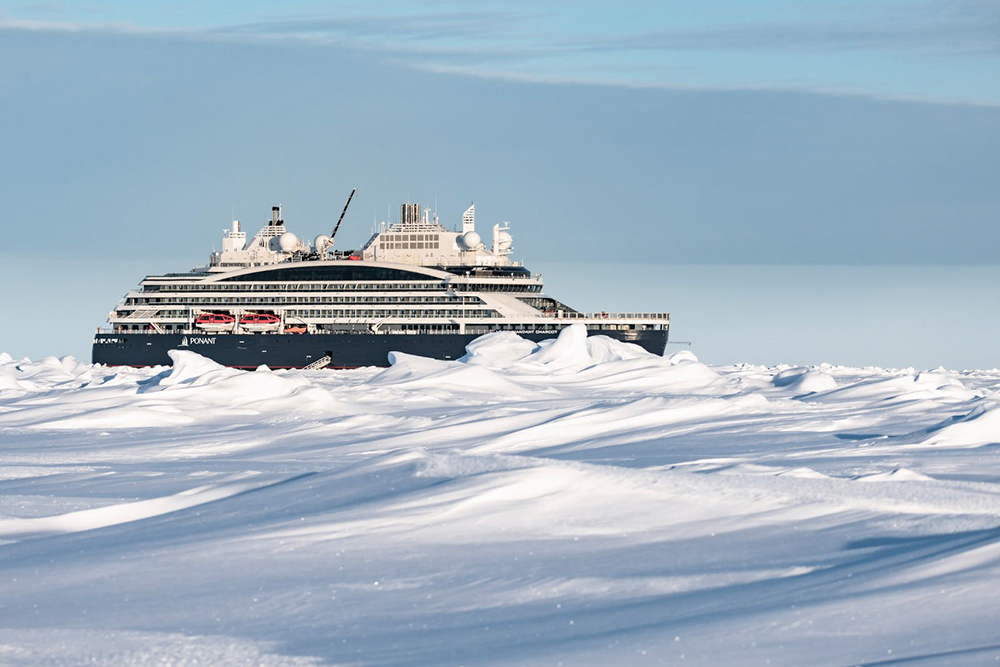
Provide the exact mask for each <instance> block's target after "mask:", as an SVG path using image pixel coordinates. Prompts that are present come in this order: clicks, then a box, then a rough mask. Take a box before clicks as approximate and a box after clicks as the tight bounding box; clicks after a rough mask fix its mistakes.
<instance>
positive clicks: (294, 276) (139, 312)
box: [109, 193, 669, 334]
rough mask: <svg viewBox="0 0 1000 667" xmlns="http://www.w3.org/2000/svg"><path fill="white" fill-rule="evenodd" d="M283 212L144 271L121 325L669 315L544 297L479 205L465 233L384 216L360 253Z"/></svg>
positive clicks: (623, 323) (371, 326)
mask: <svg viewBox="0 0 1000 667" xmlns="http://www.w3.org/2000/svg"><path fill="white" fill-rule="evenodd" d="M352 196H353V193H352ZM349 202H350V199H348V203H349ZM345 211H346V206H345ZM281 213H282V211H281V207H278V206H276V207H274V208H273V209H272V211H271V219H270V220H269V221H268V222H267V224H266V225H265V226H264V227H263V228H262V229H261V230H260V231H259V232H257V234H255V235H254V236H253V238H251V239H249V240H248V239H247V235H246V233H245V232H244V231H243V229H242V225H241V224H240V222H239V221H233V223H232V227H231V228H230V229H228V230H226V232H225V236H224V237H223V240H222V250H221V251H219V252H214V253H212V255H211V257H210V261H209V265H208V266H207V267H204V268H200V269H194V270H192V271H190V272H187V273H175V274H166V275H159V276H147V277H146V278H145V279H144V280H143V281H142V284H141V285H140V287H139V289H136V290H133V291H131V292H129V293H128V294H127V295H125V297H124V298H123V299H122V300H121V301H120V302H119V304H118V305H117V307H116V308H115V310H114V311H112V312H111V314H110V317H109V321H110V322H111V325H112V330H113V331H116V332H138V331H152V332H154V333H188V332H196V331H198V330H202V331H205V330H213V331H219V332H229V333H248V334H252V333H254V332H255V331H258V330H264V329H267V330H273V331H277V332H286V333H308V334H314V333H349V332H368V333H376V334H378V333H415V334H424V333H429V334H439V333H460V334H482V333H488V332H491V331H519V332H534V331H552V330H558V329H559V328H561V327H563V326H566V325H567V324H570V323H572V322H574V321H576V322H579V321H582V322H584V323H585V324H587V326H588V328H590V329H599V330H604V331H630V330H634V331H642V330H651V329H652V330H655V329H664V330H665V329H666V327H667V326H668V322H669V316H668V315H667V314H666V313H591V314H586V313H580V312H578V311H576V310H573V309H572V308H569V307H568V306H565V305H564V304H562V303H561V302H559V301H557V300H555V299H553V298H551V297H548V296H545V295H544V294H542V277H541V275H532V273H531V272H530V271H528V270H527V269H526V268H525V267H524V266H523V265H522V263H521V262H517V261H514V260H513V259H512V253H513V240H512V237H511V234H510V225H509V224H508V223H506V222H504V223H499V224H494V225H492V228H491V232H490V233H489V234H488V235H487V238H486V239H485V240H484V239H483V238H482V236H481V235H480V233H479V232H478V231H477V230H476V211H475V206H474V205H473V206H469V207H468V209H466V210H465V212H464V213H463V214H462V217H461V226H460V228H459V229H456V230H448V229H446V228H445V227H444V226H442V225H441V224H440V222H439V221H438V217H437V215H432V213H431V211H429V210H426V209H422V208H421V206H420V205H419V204H403V205H402V209H401V216H400V221H399V222H395V223H391V224H390V223H387V222H382V223H381V224H380V226H379V229H378V230H377V231H376V232H375V233H374V234H373V235H372V237H371V239H369V241H368V242H367V243H366V244H365V246H364V247H363V248H362V249H361V250H360V251H353V250H348V251H337V250H334V249H333V239H332V238H331V237H328V236H326V235H319V236H317V237H316V238H315V239H314V241H313V242H311V243H310V242H307V241H302V240H300V238H299V237H298V236H296V235H295V234H293V233H292V232H290V231H289V230H288V229H286V227H285V223H284V220H283V219H282V215H281ZM342 219H343V214H342V215H341V220H342ZM339 224H340V223H339V222H338V227H339ZM334 233H336V228H335V229H334ZM331 236H333V235H331ZM271 318H273V319H271Z"/></svg>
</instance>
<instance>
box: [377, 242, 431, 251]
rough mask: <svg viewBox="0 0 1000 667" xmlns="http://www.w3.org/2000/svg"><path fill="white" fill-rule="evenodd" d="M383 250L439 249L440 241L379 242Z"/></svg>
mask: <svg viewBox="0 0 1000 667" xmlns="http://www.w3.org/2000/svg"><path fill="white" fill-rule="evenodd" d="M379 246H380V247H381V248H382V249H383V250H440V249H441V244H440V243H433V242H429V241H426V242H425V241H410V242H408V243H380V244H379Z"/></svg>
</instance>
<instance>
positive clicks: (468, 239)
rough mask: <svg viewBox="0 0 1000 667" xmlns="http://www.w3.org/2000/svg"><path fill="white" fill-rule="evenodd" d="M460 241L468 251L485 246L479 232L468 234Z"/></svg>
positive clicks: (460, 237)
mask: <svg viewBox="0 0 1000 667" xmlns="http://www.w3.org/2000/svg"><path fill="white" fill-rule="evenodd" d="M458 239H459V241H460V242H461V244H462V247H463V248H465V249H466V250H475V249H477V248H479V247H480V246H481V245H483V240H482V239H481V238H479V232H466V233H465V234H462V235H461V236H459V237H458Z"/></svg>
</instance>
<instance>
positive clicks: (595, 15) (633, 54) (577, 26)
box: [0, 0, 1000, 106]
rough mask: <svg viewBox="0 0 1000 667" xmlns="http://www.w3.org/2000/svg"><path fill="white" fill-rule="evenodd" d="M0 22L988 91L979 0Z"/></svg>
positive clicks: (500, 68)
mask: <svg viewBox="0 0 1000 667" xmlns="http://www.w3.org/2000/svg"><path fill="white" fill-rule="evenodd" d="M2 12H3V15H2V23H0V25H4V26H7V27H9V28H16V29H24V30H31V29H37V30H64V31H71V30H89V31H95V32H118V33H128V34H144V35H161V36H171V37H174V38H188V39H197V40H204V41H216V42H229V43H235V42H242V43H258V44H260V43H286V44H287V43H299V44H303V45H311V46H314V47H320V48H321V47H324V46H337V47H341V48H345V49H351V50H356V51H358V52H362V53H365V54H367V55H369V56H372V57H377V58H380V59H384V60H387V61H394V62H398V63H402V64H405V65H406V66H408V67H412V68H414V69H421V70H425V71H437V72H453V73H465V74H469V75H475V76H483V77H495V78H511V79H518V80H527V81H546V82H566V81H572V82H585V83H592V84H604V85H624V86H651V87H662V88H666V89H672V88H673V89H690V88H696V89H722V90H729V89H751V90H760V89H763V90H803V91H816V92H825V93H828V94H842V95H866V96H872V97H878V98H890V99H911V100H926V101H937V102H943V103H965V104H985V105H991V106H995V105H998V104H1000V3H997V2H995V1H994V0H875V1H872V0H867V1H862V0H813V1H811V2H789V1H787V0H781V1H774V0H761V1H759V2H745V1H743V0H705V1H703V2H689V3H680V2H662V1H648V2H629V3H613V4H612V3H606V2H562V1H559V2H537V1H531V2H481V3H464V2H431V3H426V2H425V3H418V2H355V3H328V2H316V1H310V0H300V1H291V2H281V3H275V2H254V1H250V2H200V3H191V2H163V1H146V2H141V3H136V2H125V1H118V2H101V1H100V0H97V1H96V2H93V3H90V2H79V3H76V2H58V1H55V2H47V1H38V2H30V1H28V2H15V3H5V4H4V5H3V6H2Z"/></svg>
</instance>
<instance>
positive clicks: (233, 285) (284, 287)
mask: <svg viewBox="0 0 1000 667" xmlns="http://www.w3.org/2000/svg"><path fill="white" fill-rule="evenodd" d="M442 287H444V283H442V282H440V281H439V282H433V283H410V282H408V283H359V282H346V283H315V282H313V283H258V282H242V283H241V282H212V283H189V284H179V285H143V286H142V290H143V291H144V292H189V291H190V292H197V291H202V290H209V291H212V292H219V291H224V290H225V291H236V292H354V291H369V292H370V291H373V290H378V291H382V292H389V291H394V292H396V291H406V292H411V291H418V290H440V289H442Z"/></svg>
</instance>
